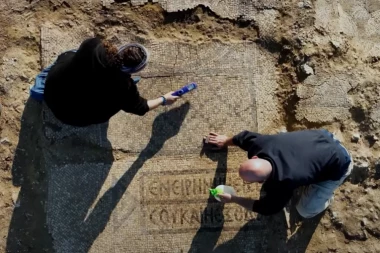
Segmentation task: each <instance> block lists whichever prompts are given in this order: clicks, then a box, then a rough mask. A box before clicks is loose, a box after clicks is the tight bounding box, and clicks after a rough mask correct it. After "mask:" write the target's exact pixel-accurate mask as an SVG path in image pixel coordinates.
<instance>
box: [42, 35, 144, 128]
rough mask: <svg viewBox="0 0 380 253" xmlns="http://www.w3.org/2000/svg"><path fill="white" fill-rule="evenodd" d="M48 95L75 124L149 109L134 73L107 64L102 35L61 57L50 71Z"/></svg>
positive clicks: (47, 99) (49, 101)
mask: <svg viewBox="0 0 380 253" xmlns="http://www.w3.org/2000/svg"><path fill="white" fill-rule="evenodd" d="M44 99H45V102H46V104H47V106H48V107H49V108H50V109H51V110H52V112H53V113H54V115H55V116H56V117H57V118H58V119H59V120H61V121H62V122H63V123H66V124H70V125H74V126H87V125H91V124H97V123H103V122H106V121H108V120H109V119H110V118H111V117H112V116H113V115H115V114H116V113H117V112H118V111H120V110H124V111H126V112H130V113H133V114H137V115H144V114H145V113H146V112H147V111H149V107H148V104H147V100H146V99H144V98H142V97H140V95H139V92H138V90H137V87H136V85H135V84H133V80H132V79H131V76H130V75H128V74H125V73H123V72H122V71H121V70H119V69H116V68H111V67H109V66H108V65H107V61H106V54H105V49H104V47H103V45H102V43H101V40H100V39H98V38H91V39H87V40H85V41H84V42H83V43H82V44H81V46H80V48H79V49H78V50H77V52H76V53H74V52H66V53H63V54H61V55H60V56H59V57H58V59H57V61H56V64H55V65H54V66H53V67H52V68H51V70H50V71H49V73H48V76H47V80H46V84H45V92H44Z"/></svg>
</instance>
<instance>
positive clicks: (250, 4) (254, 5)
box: [131, 0, 282, 20]
mask: <svg viewBox="0 0 380 253" xmlns="http://www.w3.org/2000/svg"><path fill="white" fill-rule="evenodd" d="M131 2H132V4H134V5H142V4H145V3H147V2H149V1H147V0H132V1H131ZM153 2H154V3H159V4H160V5H161V6H162V7H163V8H164V9H165V10H166V11H168V12H176V11H182V10H187V9H192V8H194V7H197V6H198V5H203V6H206V7H209V8H210V9H211V10H212V11H214V12H215V13H217V14H218V15H220V16H221V17H224V18H230V19H237V18H243V19H246V20H250V19H254V17H255V15H256V14H257V12H258V10H260V9H276V8H277V9H278V8H280V7H281V6H282V3H281V1H279V0H269V1H261V0H254V1H240V0H232V1H225V0H180V1H177V0H153Z"/></svg>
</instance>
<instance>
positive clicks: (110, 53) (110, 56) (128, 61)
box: [103, 42, 145, 68]
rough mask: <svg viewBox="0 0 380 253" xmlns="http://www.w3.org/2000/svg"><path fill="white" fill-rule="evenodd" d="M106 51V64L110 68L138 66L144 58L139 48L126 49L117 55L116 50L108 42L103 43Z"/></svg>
mask: <svg viewBox="0 0 380 253" xmlns="http://www.w3.org/2000/svg"><path fill="white" fill-rule="evenodd" d="M103 46H104V49H105V50H106V57H107V62H108V64H109V65H110V66H111V67H114V68H121V67H122V66H125V67H128V68H131V67H136V66H137V65H139V64H140V63H141V62H142V61H143V60H144V58H145V55H144V52H143V51H142V49H141V48H139V47H134V46H131V47H127V48H126V49H125V50H124V51H123V52H121V53H120V54H118V49H117V47H115V46H114V45H113V44H112V43H110V42H103Z"/></svg>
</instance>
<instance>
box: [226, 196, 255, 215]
mask: <svg viewBox="0 0 380 253" xmlns="http://www.w3.org/2000/svg"><path fill="white" fill-rule="evenodd" d="M231 202H233V203H236V204H238V205H240V206H242V207H244V208H245V209H247V210H249V211H252V207H253V202H254V200H253V199H249V198H244V197H238V196H232V197H231Z"/></svg>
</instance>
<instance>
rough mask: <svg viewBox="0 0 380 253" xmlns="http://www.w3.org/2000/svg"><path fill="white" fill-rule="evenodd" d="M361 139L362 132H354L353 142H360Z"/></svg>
mask: <svg viewBox="0 0 380 253" xmlns="http://www.w3.org/2000/svg"><path fill="white" fill-rule="evenodd" d="M359 140H360V134H358V133H355V134H353V135H352V137H351V141H352V142H356V143H357V142H358V141H359Z"/></svg>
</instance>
